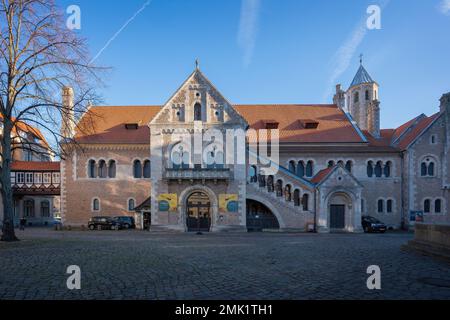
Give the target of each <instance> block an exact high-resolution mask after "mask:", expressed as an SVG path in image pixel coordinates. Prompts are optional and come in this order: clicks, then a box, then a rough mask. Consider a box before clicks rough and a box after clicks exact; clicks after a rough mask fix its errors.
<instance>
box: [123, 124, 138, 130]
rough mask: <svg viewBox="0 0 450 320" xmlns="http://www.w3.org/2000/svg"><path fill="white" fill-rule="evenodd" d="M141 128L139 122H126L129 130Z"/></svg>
mask: <svg viewBox="0 0 450 320" xmlns="http://www.w3.org/2000/svg"><path fill="white" fill-rule="evenodd" d="M138 128H139V125H138V124H137V123H126V124H125V129H127V130H137V129H138Z"/></svg>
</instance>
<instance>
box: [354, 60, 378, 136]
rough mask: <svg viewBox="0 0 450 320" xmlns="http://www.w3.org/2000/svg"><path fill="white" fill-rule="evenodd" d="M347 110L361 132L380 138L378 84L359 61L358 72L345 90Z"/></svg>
mask: <svg viewBox="0 0 450 320" xmlns="http://www.w3.org/2000/svg"><path fill="white" fill-rule="evenodd" d="M346 98H347V108H348V112H349V113H350V114H351V116H352V117H353V119H354V120H355V121H356V122H357V123H358V125H359V127H360V128H361V130H367V131H369V132H370V134H371V135H372V136H374V137H375V138H379V137H380V101H379V100H378V84H377V83H376V82H375V81H374V80H373V79H372V78H371V77H370V75H369V73H368V72H367V71H366V69H365V68H364V66H363V64H362V58H361V60H360V66H359V69H358V72H356V75H355V77H354V78H353V81H352V83H351V85H350V87H349V89H348V90H347V93H346Z"/></svg>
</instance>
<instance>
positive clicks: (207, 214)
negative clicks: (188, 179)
mask: <svg viewBox="0 0 450 320" xmlns="http://www.w3.org/2000/svg"><path fill="white" fill-rule="evenodd" d="M186 211H187V212H186V225H187V231H188V232H209V231H210V229H211V201H210V199H209V197H208V195H207V194H206V193H203V192H194V193H192V194H191V195H190V196H189V197H188V198H187V200H186Z"/></svg>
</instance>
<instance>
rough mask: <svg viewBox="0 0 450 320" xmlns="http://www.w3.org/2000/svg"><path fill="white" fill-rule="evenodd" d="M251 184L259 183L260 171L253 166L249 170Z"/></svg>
mask: <svg viewBox="0 0 450 320" xmlns="http://www.w3.org/2000/svg"><path fill="white" fill-rule="evenodd" d="M249 175H250V183H255V182H257V181H258V171H257V168H256V166H251V167H250V170H249Z"/></svg>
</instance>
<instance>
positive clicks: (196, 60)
mask: <svg viewBox="0 0 450 320" xmlns="http://www.w3.org/2000/svg"><path fill="white" fill-rule="evenodd" d="M195 69H197V70H198V69H200V62H199V61H198V58H197V59H195Z"/></svg>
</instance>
